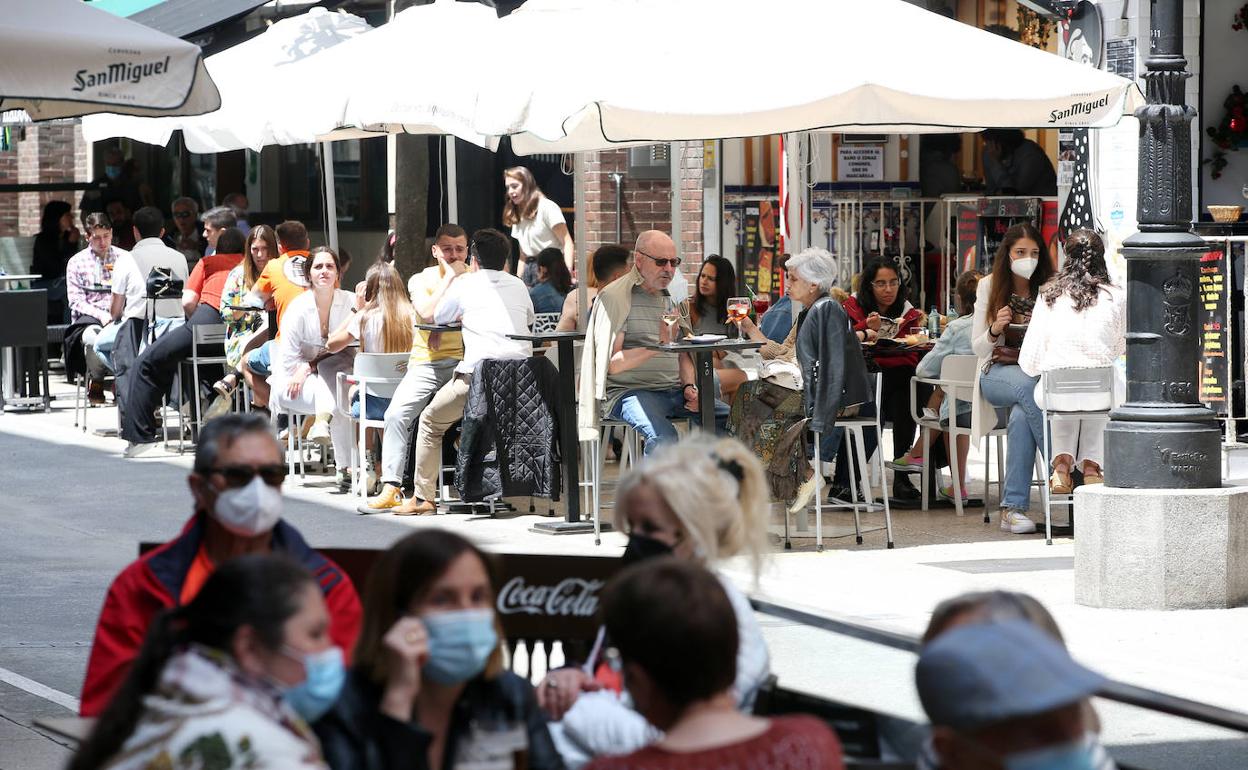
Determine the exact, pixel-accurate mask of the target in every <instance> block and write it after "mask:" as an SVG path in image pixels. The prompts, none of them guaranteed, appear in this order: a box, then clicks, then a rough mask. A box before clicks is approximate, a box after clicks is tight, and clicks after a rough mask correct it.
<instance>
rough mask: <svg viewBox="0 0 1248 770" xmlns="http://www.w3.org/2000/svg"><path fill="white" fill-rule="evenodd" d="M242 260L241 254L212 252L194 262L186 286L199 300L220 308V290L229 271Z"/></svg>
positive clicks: (222, 288)
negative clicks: (210, 254)
mask: <svg viewBox="0 0 1248 770" xmlns="http://www.w3.org/2000/svg"><path fill="white" fill-rule="evenodd" d="M242 261H243V255H242V254H213V255H212V256H209V257H204V258H203V259H201V260H199V261H198V262H196V263H195V269H194V270H192V271H191V276H190V277H189V278H187V279H186V288H187V289H188V290H189V291H193V292H195V293H196V294H198V295H199V301H200V302H202V303H204V304H206V305H212V306H213V307H214V308H216V309H217V310H220V309H221V292H222V290H224V289H225V279H226V278H228V277H229V275H230V271H231V270H233V269H234V268H236V267H238V265H239V264H240V263H241V262H242Z"/></svg>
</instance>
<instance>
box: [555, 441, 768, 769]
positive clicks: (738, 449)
mask: <svg viewBox="0 0 1248 770" xmlns="http://www.w3.org/2000/svg"><path fill="white" fill-rule="evenodd" d="M676 468H679V469H680V472H673V469H676ZM615 500H616V502H615V525H616V527H617V528H618V529H619V530H620V531H621V532H627V533H629V535H628V546H627V547H626V548H625V549H624V555H623V558H624V562H625V563H626V564H633V563H636V562H639V561H644V560H647V559H651V558H655V557H660V556H669V557H675V558H676V559H680V560H681V561H685V562H692V563H694V564H698V565H701V566H704V567H706V568H708V569H710V570H712V571H714V570H715V569H716V568H717V567H718V566H719V565H721V564H723V563H724V562H725V561H726V560H728V559H731V558H733V557H744V558H745V564H747V565H748V567H749V568H750V569H751V571H752V574H753V576H754V578H755V579H757V577H758V575H759V574H760V572H761V571H762V567H763V563H764V560H765V559H766V554H767V553H768V551H769V546H768V542H767V522H768V518H769V508H770V504H771V497H770V493H769V490H768V486H767V479H766V477H765V475H764V472H763V466H762V463H761V462H759V460H758V458H757V457H756V456H755V455H754V454H753V453H752V452H751V451H750V450H749V449H747V448H746V446H745V445H744V444H742V443H741V442H740V441H737V440H736V439H731V438H721V439H710V438H706V437H705V434H701V433H699V434H697V435H696V436H695V437H693V438H687V439H684V440H682V441H681V442H679V443H677V444H668V445H666V446H664V447H662V448H660V449H659V450H658V451H656V452H655V453H654V454H653V455H649V456H647V457H646V458H645V459H644V460H642V462H641V463H639V464H637V465H635V466H633V467H632V468H630V469H629V471H628V472H627V473H625V474H623V475H622V476H621V477H620V481H619V485H618V487H617V491H616V496H615ZM719 579H720V583H721V584H722V585H723V588H724V591H725V592H726V593H727V594H728V599H729V601H730V602H731V604H732V606H733V609H734V610H735V613H736V621H737V633H738V638H739V646H738V648H737V657H736V661H737V665H736V679H735V681H734V682H733V687H732V695H733V701H734V703H735V705H736V706H737V708H738V709H740V710H741V711H743V712H746V713H748V712H749V711H750V709H751V708H752V707H753V704H754V698H755V695H756V694H757V693H758V688H759V687H760V686H761V685H762V683H763V681H764V680H765V679H766V678H767V676H768V674H769V673H770V671H771V658H770V655H769V654H768V652H767V643H766V642H765V641H764V640H763V635H762V631H761V629H760V628H759V626H758V621H757V620H755V617H754V612H753V610H751V609H750V602H749V599H748V598H746V596H745V594H743V593H742V592H741V590H740V589H738V588H737V587H736V586H735V584H733V583H732V581H730V580H729V579H728V578H727V577H725V576H722V575H721V576H720V577H719ZM609 646H610V645H609V644H608V643H607V641H606V640H604V641H602V642H601V643H600V644H597V645H595V652H594V653H591V655H590V660H589V661H587V662H586V663H585V664H584V665H583V666H579V667H569V668H562V669H558V670H555V671H552V672H550V673H549V674H547V676H546V678H545V679H544V680H543V682H542V684H541V685H539V686H538V701H539V702H540V703H541V705H542V707H543V709H545V711H546V712H547V713H548V714H550V715H551V717H552V718H554V719H559V720H561V721H560V724H559V725H558V726H552V732H553V733H554V735H555V736H556V739H557V740H556V743H557V745H558V746H559V749H560V751H561V752H563V753H564V758H565V760H566V761H567V762H568V764H569V765H577V764H579V763H580V762H584V761H585V760H587V759H589V758H591V757H595V756H602V755H609V754H625V753H628V752H630V751H636V750H637V749H640V748H641V747H642V746H645V745H646V744H648V743H650V742H652V741H653V740H655V739H656V738H657V737H658V733H657V731H656V730H655V729H654V728H653V727H651V726H650V725H649V724H648V723H647V722H646V720H645V719H644V718H643V717H642V716H641V715H640V714H639V713H638V712H637V711H635V710H634V709H633V706H632V702H631V700H630V699H629V698H628V696H627V695H624V694H621V693H619V692H616V691H615V690H614V689H612V682H611V680H612V679H615V686H616V687H617V688H618V684H619V682H618V678H615V677H613V676H610V675H609V672H610V670H611V666H610V664H609V663H607V662H605V661H604V660H603V656H602V655H600V654H598V651H599V650H605V649H607V648H608V647H609ZM600 664H601V665H600ZM611 673H613V672H611Z"/></svg>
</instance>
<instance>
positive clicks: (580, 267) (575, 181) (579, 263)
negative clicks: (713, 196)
mask: <svg viewBox="0 0 1248 770" xmlns="http://www.w3.org/2000/svg"><path fill="white" fill-rule="evenodd" d="M581 158H582V156H581V153H579V152H578V153H575V154H574V155H573V156H572V168H573V169H574V171H573V174H572V199H573V200H572V205H573V206H575V207H576V222H575V223H574V224H573V225H572V227H573V229H575V230H576V232H574V233H573V234H572V235H573V238H572V240H573V243H574V244H575V247H576V257H575V265H576V307H577V308H578V310H579V312H578V313H577V318H576V328H577V329H584V328H585V325H586V323H587V322H588V321H589V292H588V291H587V287H588V286H589V264H588V263H589V260H588V259H587V257H586V253H587V252H586V249H585V246H586V240H585V238H586V237H588V236H587V234H586V231H587V228H586V223H585V217H586V207H585V173H586V170H585V167H584V166H583V165H582V163H581ZM597 518H598V516H597V513H596V512H595V515H594V519H595V521H596V520H597Z"/></svg>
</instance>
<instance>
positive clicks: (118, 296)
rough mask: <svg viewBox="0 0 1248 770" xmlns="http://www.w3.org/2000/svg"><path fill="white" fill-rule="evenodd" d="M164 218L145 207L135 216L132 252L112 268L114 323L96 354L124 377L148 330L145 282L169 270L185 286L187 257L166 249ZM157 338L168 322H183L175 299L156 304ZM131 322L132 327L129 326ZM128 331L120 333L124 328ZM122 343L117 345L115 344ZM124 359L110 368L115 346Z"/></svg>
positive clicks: (103, 334)
mask: <svg viewBox="0 0 1248 770" xmlns="http://www.w3.org/2000/svg"><path fill="white" fill-rule="evenodd" d="M164 234H165V216H164V214H161V213H160V209H158V208H155V207H153V206H144V207H143V208H141V209H139V210H138V211H136V212H135V213H134V238H135V244H134V249H133V250H132V251H131V252H130V253H129V254H123V255H122V256H121V257H119V258H118V259H117V263H116V264H115V265H114V266H113V300H112V302H113V304H112V308H111V312H112V316H113V323H112V324H110V325H109V326H108V327H106V328H105V329H103V330H102V331H101V332H100V334H99V336H98V337H96V338H95V352H96V354H97V355H99V357H100V359H101V360H103V361H104V363H105V365H107V366H108V368H109V369H110V370H112V371H113V372H115V373H117V374H119V375H120V374H123V373H124V371H125V370H126V369H127V368H129V366H130V363H131V362H133V361H134V358H135V356H137V355H138V352H139V350H138V345H137V344H136V343H137V341H138V340H139V339H140V338H141V337H142V336H143V334H144V332H145V331H146V328H147V302H148V299H147V278H148V276H149V275H150V274H151V272H152V270H153V269H154V268H158V267H159V268H162V269H165V270H168V271H169V272H170V275H172V277H173V279H174V280H176V281H181V282H182V283H183V284H185V283H186V278H187V275H186V273H187V270H186V257H184V256H183V255H182V252H180V251H175V250H173V249H171V248H169V247H168V246H166V245H165V243H164V241H163V240H161V238H163V237H164ZM154 311H155V319H156V327H157V334H159V333H160V332H161V331H162V330H163V329H164V327H165V326H167V325H168V324H169V323H170V322H171V321H175V320H178V319H181V318H183V312H182V304H181V303H180V302H178V300H177V298H176V297H174V298H169V299H158V300H156V301H155V307H154ZM132 321H133V323H131V322H132ZM126 323H130V329H129V330H128V331H126V332H124V333H123V332H121V331H120V330H121V327H122V325H123V324H126ZM119 339H120V340H121V342H119V341H118V340H119ZM115 345H116V346H120V347H121V348H122V350H123V351H124V352H122V351H119V353H120V354H121V356H122V357H123V358H124V360H123V361H121V362H120V366H114V365H113V363H114V362H113V359H112V353H113V348H114V346H115Z"/></svg>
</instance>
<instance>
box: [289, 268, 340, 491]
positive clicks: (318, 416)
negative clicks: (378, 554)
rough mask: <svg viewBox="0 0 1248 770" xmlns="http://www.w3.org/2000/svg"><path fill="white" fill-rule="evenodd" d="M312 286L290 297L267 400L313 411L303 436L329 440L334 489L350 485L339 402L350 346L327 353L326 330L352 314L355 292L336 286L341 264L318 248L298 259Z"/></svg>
mask: <svg viewBox="0 0 1248 770" xmlns="http://www.w3.org/2000/svg"><path fill="white" fill-rule="evenodd" d="M303 269H304V274H305V276H306V277H307V279H308V283H309V284H310V285H311V287H312V288H311V290H310V291H306V292H304V293H303V294H300V295H299V296H298V297H296V298H295V299H294V300H292V301H291V303H290V306H289V307H287V308H286V314H285V315H283V316H282V326H281V334H279V335H278V338H277V340H275V346H274V356H275V359H274V361H273V375H272V376H271V377H269V387H270V388H271V390H272V394H271V395H270V396H269V399H270V403H271V404H272V405H273V406H276V407H278V408H280V409H285V410H287V411H291V412H294V413H296V414H311V415H315V418H314V422H313V423H312V428H311V429H310V430H309V431H308V440H309V441H315V442H317V443H319V444H322V445H325V444H329V443H331V442H332V443H333V446H334V457H336V458H338V464H339V466H340V468H341V470H339V471H338V479H337V481H338V488H339V489H342V490H344V491H345V490H347V489H349V488H350V487H351V474H350V472H348V471H347V470H346V465H347V463H346V462H345V458H349V457H350V456H351V439H352V433H351V421H350V420H349V419H348V418H347V409H348V408H349V405H347V404H339V403H338V396H337V393H338V373H339V372H350V371H351V365H352V361H353V359H354V358H355V349H354V348H346V349H345V350H343V351H342V352H339V353H332V352H330V350H329V348H327V347H326V345H327V344H328V342H329V337H330V333H331V332H332V331H334V330H336V329H338V328H340V327H341V326H342V325H343V324H344V323H345V322H346V321H347V319H348V318H349V317H350V316H351V314H352V313H354V312H355V305H356V298H355V293H354V292H350V291H344V290H343V289H340V288H338V286H339V283H338V280H339V277H340V275H341V272H342V264H341V262H340V261H339V258H338V253H337V252H336V251H334V250H333V249H331V248H329V247H328V246H320V247H318V248H317V249H316V250H315V251H313V252H312V254H311V255H310V256H309V257H308V258H307V260H305V261H304V263H303Z"/></svg>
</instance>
